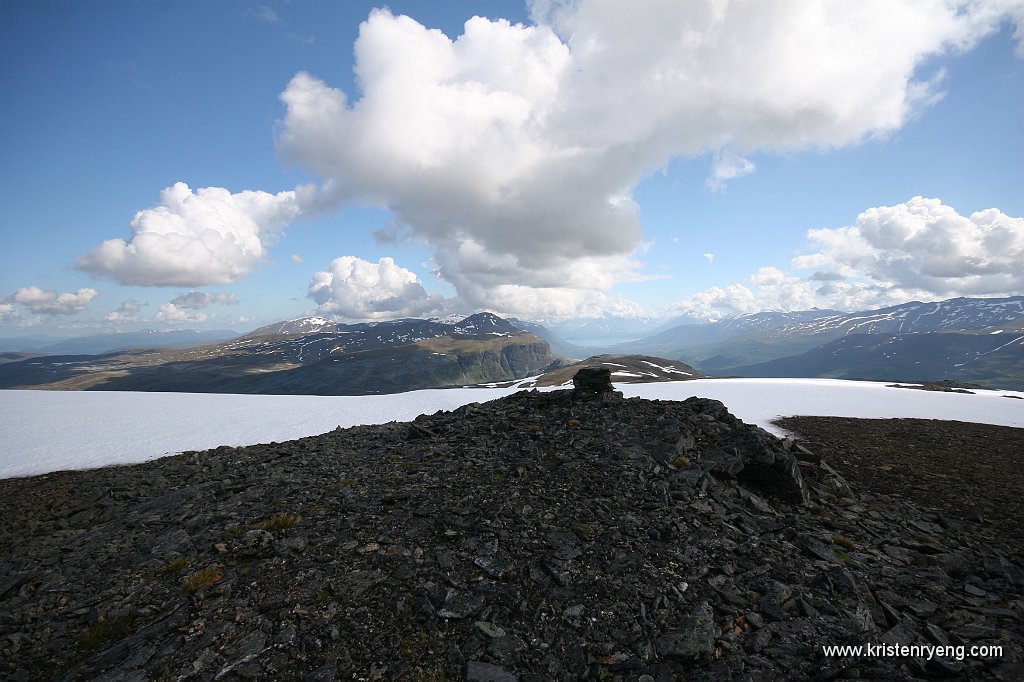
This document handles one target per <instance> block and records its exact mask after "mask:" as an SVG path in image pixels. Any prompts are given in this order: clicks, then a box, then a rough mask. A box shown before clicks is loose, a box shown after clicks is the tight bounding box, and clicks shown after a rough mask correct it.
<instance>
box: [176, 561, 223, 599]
mask: <svg viewBox="0 0 1024 682" xmlns="http://www.w3.org/2000/svg"><path fill="white" fill-rule="evenodd" d="M222 577H223V576H222V575H221V572H220V569H218V568H217V567H216V566H208V567H207V568H201V569H199V570H198V571H196V572H195V573H192V574H190V575H188V576H187V577H186V578H185V579H184V580H182V581H181V591H182V592H184V593H185V594H195V593H196V592H198V591H199V590H201V589H203V588H204V587H209V586H210V585H212V584H214V583H215V582H217V581H218V580H220V579H221V578H222Z"/></svg>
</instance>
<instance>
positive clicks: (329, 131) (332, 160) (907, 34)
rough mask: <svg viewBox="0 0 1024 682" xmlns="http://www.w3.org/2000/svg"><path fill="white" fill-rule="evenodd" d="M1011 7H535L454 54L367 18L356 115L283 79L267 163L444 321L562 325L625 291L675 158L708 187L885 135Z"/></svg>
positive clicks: (467, 39)
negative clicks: (411, 280)
mask: <svg viewBox="0 0 1024 682" xmlns="http://www.w3.org/2000/svg"><path fill="white" fill-rule="evenodd" d="M1021 7H1022V3H1020V2H1019V0H1012V1H1011V0H1006V1H1005V2H1001V1H992V2H984V3H983V2H965V3H957V2H952V1H948V0H862V1H860V2H855V3H842V2H827V1H822V0H767V1H765V2H757V3H750V2H738V1H735V0H694V1H693V2H685V3H681V2H677V1H676V0H662V1H660V2H647V3H643V4H642V5H637V4H636V3H622V2H615V1H613V0H592V1H587V0H584V1H579V2H576V1H573V2H569V1H568V0H566V1H565V2H542V1H540V0H538V1H536V2H533V3H532V5H531V8H532V12H531V13H532V17H533V19H534V22H535V24H536V25H534V26H523V25H518V24H511V23H509V22H508V21H505V20H496V21H491V20H488V19H484V18H481V17H474V18H473V19H471V20H469V21H467V22H466V24H465V28H464V32H463V34H462V35H461V36H458V37H457V38H455V39H452V38H449V37H448V36H446V35H444V34H443V33H442V32H440V31H437V30H432V29H429V28H427V27H425V26H422V25H421V24H419V23H417V22H416V21H415V20H413V19H411V18H409V17H406V16H395V15H393V14H392V13H390V12H389V11H387V10H375V11H373V12H372V13H371V14H370V16H369V18H368V19H367V21H366V22H364V23H363V24H362V26H361V28H360V33H359V38H358V40H357V41H356V45H355V56H356V63H355V71H356V76H357V79H358V85H359V89H360V93H359V94H358V97H356V98H350V96H349V94H347V93H345V92H343V91H342V90H340V89H338V88H335V87H332V86H331V85H329V84H328V83H326V82H324V81H322V80H320V79H318V78H316V77H315V76H313V75H311V74H308V73H299V74H297V75H296V76H295V77H294V78H293V79H292V80H291V82H290V83H289V84H288V87H287V88H286V89H285V91H284V92H283V93H282V95H281V99H282V101H283V102H284V104H285V105H286V107H287V111H286V114H285V117H284V119H283V120H282V122H281V126H280V129H279V135H278V146H279V150H280V151H281V153H282V155H283V156H284V157H285V158H286V159H287V160H289V161H291V162H295V163H298V164H300V165H302V166H304V167H306V168H308V169H310V170H312V171H314V172H315V173H317V174H319V175H320V176H321V177H322V178H324V179H325V181H327V182H328V183H332V184H333V185H334V186H336V187H337V188H338V190H339V191H340V192H341V193H342V194H344V195H345V196H348V197H351V198H355V199H358V200H361V201H365V202H371V203H375V204H377V205H380V206H384V207H386V208H388V209H390V210H391V211H392V212H393V213H394V214H395V216H396V219H397V220H398V222H399V223H400V224H402V225H403V226H406V227H407V228H408V230H407V233H408V234H409V236H411V237H412V238H414V239H416V240H418V241H420V242H421V243H425V244H427V245H428V246H429V247H430V248H431V249H432V251H433V254H434V262H435V264H436V266H437V273H438V275H439V276H440V277H441V278H443V279H445V280H446V281H448V282H449V283H451V284H452V285H453V286H454V287H455V289H456V290H457V292H458V294H459V297H460V298H461V299H462V300H463V301H466V302H468V303H473V304H475V305H477V306H479V307H495V306H496V304H498V303H501V304H503V305H504V306H506V307H515V306H516V305H518V306H519V307H520V308H522V309H524V310H542V309H545V308H547V309H565V308H566V307H568V306H569V305H571V303H570V302H571V301H574V300H576V301H580V300H597V299H599V297H600V296H601V295H603V294H602V292H604V291H606V290H607V289H608V288H609V287H610V286H612V285H613V284H614V283H615V282H617V281H622V280H624V279H628V278H629V277H635V272H636V269H637V267H638V264H637V263H636V262H635V261H634V260H632V258H631V256H633V255H634V254H636V253H637V252H638V251H639V250H640V249H641V248H642V234H641V230H640V225H639V222H638V217H637V207H636V205H635V204H634V202H633V200H632V197H631V194H632V191H633V189H634V187H635V186H636V185H637V183H638V182H639V181H640V180H642V179H643V178H644V177H645V176H646V175H648V174H650V173H651V172H654V171H656V170H657V169H659V168H662V167H664V166H665V164H666V163H667V162H668V161H669V160H671V159H672V158H673V157H677V156H698V155H703V154H710V155H711V156H712V158H713V168H712V176H711V179H710V180H709V184H711V185H712V186H713V187H721V186H722V185H723V184H724V183H725V182H727V181H728V180H730V179H733V178H737V177H740V176H742V175H746V174H749V173H751V172H754V170H755V168H754V164H753V162H751V161H750V160H749V157H750V156H751V155H753V154H757V153H762V154H763V153H770V152H790V151H795V150H802V149H808V148H832V147H841V146H846V145H854V144H858V143H860V142H862V141H863V140H865V139H866V138H869V137H873V136H881V135H885V134H886V133H888V132H891V131H894V130H897V129H899V128H900V127H901V126H903V125H904V124H905V123H906V122H907V121H908V120H909V119H910V118H911V117H912V116H913V115H914V114H915V113H916V112H918V111H919V110H920V109H922V108H923V107H926V106H927V105H928V104H930V103H931V102H934V101H935V100H936V98H937V97H939V96H941V90H940V86H941V77H942V74H941V73H919V72H918V71H919V67H921V65H922V64H923V63H924V62H925V60H927V59H928V58H929V57H932V56H935V55H938V54H942V53H946V52H951V51H958V50H966V49H969V48H971V47H972V46H973V45H974V44H975V43H976V42H977V41H978V40H980V39H981V38H982V37H984V36H986V35H989V34H991V33H992V32H993V31H995V30H996V29H997V28H998V26H999V24H1000V22H1001V21H1003V20H1004V19H1006V18H1007V17H1009V18H1010V19H1011V20H1017V21H1019V20H1020V18H1021V14H1022V11H1021ZM508 296H511V297H514V299H515V301H518V303H515V302H513V301H512V300H510V299H508V298H505V297H508Z"/></svg>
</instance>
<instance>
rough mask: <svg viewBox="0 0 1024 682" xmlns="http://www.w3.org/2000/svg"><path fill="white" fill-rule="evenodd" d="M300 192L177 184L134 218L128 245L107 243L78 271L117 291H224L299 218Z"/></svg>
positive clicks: (82, 261) (81, 261) (82, 262)
mask: <svg viewBox="0 0 1024 682" xmlns="http://www.w3.org/2000/svg"><path fill="white" fill-rule="evenodd" d="M299 193H301V190H296V191H289V192H280V193H279V194H276V195H274V194H268V193H266V192H254V191H244V192H238V193H237V194H232V193H231V192H229V191H228V190H226V189H222V188H220V187H206V188H201V189H199V190H198V191H196V192H193V191H192V190H191V189H190V188H189V187H188V185H186V184H185V183H182V182H179V183H175V184H174V185H172V186H171V187H168V188H167V189H165V190H163V191H162V192H161V193H160V202H159V204H158V205H157V206H155V207H153V208H149V209H145V210H143V211H139V212H138V213H136V214H135V217H134V218H133V219H132V222H131V229H132V237H131V239H130V240H128V241H125V240H123V239H108V240H107V241H105V242H103V243H102V244H100V245H99V246H98V247H96V248H95V249H94V250H93V251H92V252H91V253H89V254H88V255H87V256H84V257H82V258H80V259H79V261H78V267H79V268H80V269H82V270H85V271H87V272H91V273H93V274H96V275H101V276H105V277H110V278H113V279H115V280H117V281H119V282H121V283H122V284H137V285H143V286H202V285H206V284H226V283H228V282H233V281H235V280H237V279H238V278H239V277H241V276H243V275H245V274H247V273H248V272H249V271H250V270H252V269H253V268H254V267H255V266H256V265H257V264H259V263H260V262H261V261H263V260H264V259H265V258H266V242H267V239H268V238H272V237H273V235H274V234H276V232H277V230H279V229H280V228H281V227H284V226H285V225H287V224H288V223H289V222H291V221H292V220H294V219H295V218H296V217H297V216H298V215H299V213H300V211H301V209H300V205H301V201H300V196H298V195H299Z"/></svg>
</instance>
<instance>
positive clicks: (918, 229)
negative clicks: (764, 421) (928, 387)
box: [0, 0, 1024, 336]
mask: <svg viewBox="0 0 1024 682" xmlns="http://www.w3.org/2000/svg"><path fill="white" fill-rule="evenodd" d="M626 5H627V4H624V3H610V2H582V3H579V4H578V5H575V4H574V5H564V6H563V5H561V4H560V3H558V2H536V3H533V4H531V5H529V6H527V5H525V4H523V3H516V2H484V3H480V2H476V3H454V2H453V3H412V2H405V3H402V2H391V3H389V4H388V5H387V8H388V10H386V11H375V8H378V7H382V6H381V5H375V4H374V3H361V2H345V3H336V2H304V1H302V0H294V1H292V2H271V3H268V4H259V3H248V2H227V1H225V2H217V3H207V2H104V3H74V2H46V1H45V0H43V1H41V0H33V1H31V2H29V1H15V2H7V3H3V4H2V5H0V31H2V39H3V42H4V44H5V46H7V50H6V52H7V54H8V58H7V61H6V64H5V69H4V70H3V71H2V75H0V78H2V79H3V80H2V87H3V92H4V105H5V106H4V111H5V115H4V124H5V125H3V126H2V128H0V130H2V132H0V135H2V136H3V137H2V144H3V149H4V150H5V153H4V157H3V158H4V160H3V163H2V165H0V169H2V170H0V172H2V182H3V187H4V206H5V208H6V210H5V211H4V214H3V218H2V222H0V239H2V242H0V243H2V245H3V246H2V254H3V255H2V268H0V336H17V335H35V336H46V335H69V334H82V333H93V332H101V331H115V330H123V329H133V328H149V327H169V326H171V327H173V326H177V327H192V328H232V329H236V330H240V331H244V330H246V329H250V328H254V327H256V326H258V325H260V324H264V323H268V322H271V321H275V320H279V319H286V318H292V317H298V316H301V315H306V314H322V315H327V316H335V317H339V318H341V319H383V318H389V317H399V316H407V315H417V316H425V315H432V314H441V313H448V312H467V313H468V312H472V311H474V310H477V309H491V310H494V311H495V312H499V313H505V314H511V315H517V316H520V317H526V318H534V319H540V320H556V319H559V318H565V317H573V316H584V317H591V316H602V315H619V316H652V317H667V316H675V315H681V314H690V315H691V316H694V317H700V318H709V319H714V318H719V317H723V316H729V315H735V314H742V313H745V312H753V311H755V310H763V309H805V308H809V307H813V306H818V307H836V308H846V309H854V308H860V307H874V306H879V305H885V304H891V303H896V302H900V301H902V300H910V299H913V298H916V299H919V300H921V299H931V300H936V299H942V298H949V297H952V296H957V295H980V296H998V295H1008V294H1021V293H1024V266H1022V263H1024V220H1022V219H1021V217H1022V216H1024V191H1022V188H1024V164H1022V163H1021V154H1022V152H1024V59H1022V58H1021V57H1020V56H1019V54H1018V53H1019V52H1020V49H1019V41H1018V40H1017V38H1016V37H1015V35H1014V32H1015V30H1016V26H1017V25H1018V23H1019V22H1020V19H1021V17H1024V5H1022V3H1021V2H1018V1H1016V0H1006V1H1005V2H1004V1H1003V0H992V1H991V2H988V3H980V7H979V4H973V5H970V6H965V7H957V6H956V3H953V2H944V1H942V0H934V1H933V0H921V1H919V2H918V1H916V0H915V1H912V0H906V1H905V2H878V3H875V2H864V3H857V4H856V7H853V6H851V7H852V9H851V8H849V7H848V8H847V9H843V8H839V9H837V6H836V5H835V4H830V3H824V4H822V3H819V2H814V1H813V0H807V1H806V2H804V1H803V0H800V1H795V0H794V1H793V2H785V3H781V2H780V3H771V2H768V3H755V4H751V3H739V2H729V3H725V5H724V7H725V9H724V10H720V11H719V12H718V13H717V14H716V11H715V10H714V9H713V5H714V3H703V2H695V3H688V4H687V6H686V7H680V6H679V5H680V4H679V3H674V2H665V3H658V2H652V3H649V4H646V5H644V7H643V9H642V10H638V9H636V8H635V7H632V5H631V4H629V6H626ZM476 14H484V15H486V19H487V20H486V21H485V20H483V19H480V20H474V21H473V22H471V23H470V24H466V23H465V22H466V21H467V20H468V19H470V18H471V17H473V16H474V15H476ZM403 15H407V17H403ZM368 18H370V19H371V20H370V21H369V22H368V23H366V24H363V22H367V20H368ZM499 19H506V20H508V21H506V22H502V21H498V20H499ZM430 29H436V30H437V31H431V30H430ZM438 31H439V32H438ZM464 33H465V35H464V36H463V34H464ZM442 34H443V35H442ZM361 35H362V37H361V38H360V36H361ZM460 36H461V37H460ZM357 39H359V43H358V45H357V43H356V41H357ZM354 70H358V71H359V73H360V74H361V75H360V76H359V78H358V79H357V78H356V76H355V75H354ZM300 74H305V75H300ZM176 183H184V185H187V189H186V188H185V187H184V185H176ZM168 188H171V189H168ZM175 188H176V189H175ZM297 188H299V189H297ZM137 214H138V217H137ZM133 221H134V222H133ZM118 240H119V241H118ZM101 245H102V247H101Z"/></svg>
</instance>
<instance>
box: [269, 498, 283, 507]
mask: <svg viewBox="0 0 1024 682" xmlns="http://www.w3.org/2000/svg"><path fill="white" fill-rule="evenodd" d="M282 504H284V498H283V497H275V498H274V499H272V500H271V501H270V506H271V507H280V506H281V505H282Z"/></svg>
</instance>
